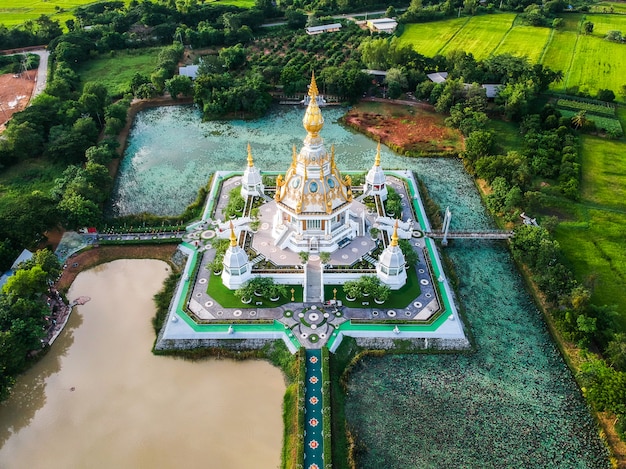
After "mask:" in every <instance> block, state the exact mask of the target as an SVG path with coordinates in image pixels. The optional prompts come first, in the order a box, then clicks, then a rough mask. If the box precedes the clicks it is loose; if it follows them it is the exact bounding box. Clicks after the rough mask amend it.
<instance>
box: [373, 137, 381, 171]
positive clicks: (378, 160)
mask: <svg viewBox="0 0 626 469" xmlns="http://www.w3.org/2000/svg"><path fill="white" fill-rule="evenodd" d="M374 166H380V140H379V141H378V147H376V159H375V160H374Z"/></svg>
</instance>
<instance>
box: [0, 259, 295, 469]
mask: <svg viewBox="0 0 626 469" xmlns="http://www.w3.org/2000/svg"><path fill="white" fill-rule="evenodd" d="M166 269H167V265H166V264H165V263H163V262H160V261H152V260H121V261H115V262H113V263H110V264H105V265H103V266H99V267H96V268H94V269H92V270H89V271H86V272H83V273H81V274H80V275H79V276H78V278H77V279H76V281H75V282H74V284H73V285H72V289H71V290H70V293H69V297H70V298H74V297H77V296H83V295H85V296H90V297H91V301H90V302H88V303H87V304H85V305H84V306H79V307H78V308H77V310H76V311H74V312H73V313H72V317H71V319H70V323H69V325H68V328H67V329H66V330H65V331H64V332H63V334H61V336H60V337H59V339H58V340H57V342H55V344H54V346H53V347H52V349H51V350H50V352H49V353H48V355H47V356H46V357H44V359H43V360H42V361H41V362H40V363H38V364H37V366H36V367H34V368H33V369H32V370H30V371H29V372H28V373H27V374H26V375H25V376H23V377H21V378H20V380H19V381H18V383H17V385H16V387H15V391H14V393H13V395H12V397H11V398H10V399H9V400H8V401H7V402H6V403H4V404H3V405H2V406H0V429H1V430H0V438H1V440H0V443H2V448H1V449H0V467H2V468H3V469H13V468H63V469H66V468H83V467H89V468H113V467H115V468H138V467H150V468H157V467H158V468H170V467H171V468H174V467H176V468H178V467H185V468H194V467H198V468H200V467H202V468H206V467H216V468H232V469H240V468H244V467H260V468H275V467H278V465H279V461H280V448H281V440H282V419H281V404H282V398H283V394H284V391H285V385H284V381H283V378H282V375H281V373H280V371H279V370H278V369H276V368H274V367H272V366H271V365H269V364H268V363H266V362H260V361H259V362H256V361H246V362H232V361H228V360H219V361H218V360H204V361H199V362H190V361H185V360H177V359H174V358H166V357H155V356H153V355H152V353H151V351H150V348H151V346H152V343H153V341H154V332H153V330H152V327H151V324H150V319H151V317H152V315H153V314H154V307H153V303H152V295H154V293H155V292H156V291H157V290H158V289H159V288H160V287H161V285H162V282H163V280H164V278H165V276H166V275H167V271H166ZM242 449H245V450H243V451H242Z"/></svg>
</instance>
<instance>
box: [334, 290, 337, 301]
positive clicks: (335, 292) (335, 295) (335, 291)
mask: <svg viewBox="0 0 626 469" xmlns="http://www.w3.org/2000/svg"><path fill="white" fill-rule="evenodd" d="M336 299H337V289H336V288H333V300H336Z"/></svg>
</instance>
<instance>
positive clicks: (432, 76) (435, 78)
mask: <svg viewBox="0 0 626 469" xmlns="http://www.w3.org/2000/svg"><path fill="white" fill-rule="evenodd" d="M426 76H427V77H428V79H429V80H430V81H432V82H434V83H443V82H444V81H446V79H447V78H448V72H435V73H429V74H428V75H426Z"/></svg>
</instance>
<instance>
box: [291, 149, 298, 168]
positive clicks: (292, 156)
mask: <svg viewBox="0 0 626 469" xmlns="http://www.w3.org/2000/svg"><path fill="white" fill-rule="evenodd" d="M297 159H298V155H297V153H296V144H295V143H294V145H293V150H292V155H291V164H293V165H294V166H295V165H296V160H297Z"/></svg>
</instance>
